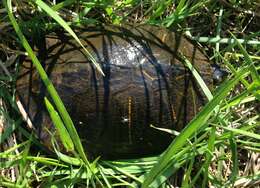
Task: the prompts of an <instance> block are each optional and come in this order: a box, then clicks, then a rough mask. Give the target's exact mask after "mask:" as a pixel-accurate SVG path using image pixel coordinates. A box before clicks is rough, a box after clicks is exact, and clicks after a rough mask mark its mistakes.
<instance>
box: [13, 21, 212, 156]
mask: <svg viewBox="0 0 260 188" xmlns="http://www.w3.org/2000/svg"><path fill="white" fill-rule="evenodd" d="M77 35H78V37H79V38H80V40H81V41H82V43H83V44H84V45H85V46H86V48H87V49H88V50H89V51H90V52H91V54H92V55H93V57H94V58H95V59H96V61H97V62H98V63H99V64H100V65H101V67H102V70H103V72H104V74H105V76H102V75H101V74H100V73H99V72H98V71H97V70H96V69H95V67H94V66H93V64H92V63H91V62H90V61H89V59H88V58H87V57H86V56H85V55H84V52H83V49H82V48H81V47H80V46H79V45H78V44H77V42H75V40H74V39H72V38H71V37H70V36H68V35H66V34H64V32H60V31H57V32H56V33H51V34H48V35H46V36H45V37H44V38H45V40H43V41H40V42H39V44H38V45H36V47H37V49H38V57H39V59H40V61H41V62H42V64H43V66H44V68H45V70H46V72H47V74H48V75H49V77H50V78H51V80H52V82H53V84H54V86H55V87H56V89H57V91H58V93H59V95H60V97H61V99H62V100H63V102H64V104H65V106H66V108H67V110H68V112H69V114H70V115H71V117H72V120H73V122H74V124H75V126H76V129H77V130H78V133H79V136H80V137H81V139H82V144H83V146H84V147H86V150H87V152H89V153H91V154H92V155H95V156H96V155H101V156H103V157H104V158H131V157H140V156H147V155H150V154H157V153H160V152H162V151H163V150H164V149H165V148H166V147H167V146H168V145H169V143H170V142H171V140H172V138H171V136H170V135H168V134H167V133H164V132H162V131H159V130H156V129H154V128H151V126H150V125H153V126H156V127H160V128H167V129H174V130H181V129H182V128H183V127H184V126H185V125H186V124H187V123H188V122H189V121H190V120H191V119H192V118H193V117H194V115H195V114H196V113H197V112H198V110H199V109H200V108H201V106H202V105H203V104H204V103H205V102H206V101H205V96H204V95H203V92H202V91H201V89H200V88H199V86H198V85H197V83H196V80H195V79H194V77H193V75H192V73H191V72H190V71H189V70H188V69H187V68H186V67H185V66H184V65H183V63H182V55H184V56H185V57H186V58H187V59H189V61H190V62H191V63H192V64H193V65H194V67H195V68H196V69H197V70H198V72H199V73H200V75H201V76H202V78H203V79H204V81H205V82H206V83H207V84H208V85H209V86H210V85H211V84H212V68H211V65H210V63H209V60H208V58H207V57H206V56H205V55H204V54H203V53H202V52H201V50H200V49H199V48H198V47H197V45H194V44H192V43H191V42H190V41H189V40H188V39H186V38H185V37H183V36H182V35H181V34H178V33H174V32H170V31H168V30H166V29H163V28H159V27H156V26H148V25H144V26H137V27H133V26H124V27H117V26H105V27H101V28H97V27H96V28H88V29H81V30H80V31H78V32H77ZM181 54H182V55H181ZM17 91H18V95H19V97H20V100H21V101H22V102H23V104H24V106H25V109H26V110H27V112H28V114H29V116H30V118H31V120H32V122H33V125H34V126H35V130H36V131H37V134H38V136H39V139H40V140H41V141H42V142H43V143H44V144H45V145H47V146H50V134H49V132H48V131H47V130H46V128H47V129H49V131H51V132H53V131H54V126H53V125H52V123H51V120H50V118H49V116H48V113H47V112H46V109H45V107H44V103H43V98H44V96H45V95H47V91H46V89H45V87H44V86H43V84H42V82H41V80H40V78H39V76H38V73H37V72H36V71H35V69H34V68H33V67H32V63H31V62H30V61H29V60H24V61H23V62H22V66H21V74H20V78H19V79H18V81H17Z"/></svg>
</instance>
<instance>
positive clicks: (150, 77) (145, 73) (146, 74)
mask: <svg viewBox="0 0 260 188" xmlns="http://www.w3.org/2000/svg"><path fill="white" fill-rule="evenodd" d="M143 73H144V75H145V76H147V77H148V78H149V79H151V80H152V81H153V80H155V78H153V77H152V76H150V75H149V74H148V73H147V72H146V71H145V70H143Z"/></svg>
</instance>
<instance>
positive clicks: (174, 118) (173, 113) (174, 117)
mask: <svg viewBox="0 0 260 188" xmlns="http://www.w3.org/2000/svg"><path fill="white" fill-rule="evenodd" d="M171 108H172V117H173V120H174V121H175V120H176V119H177V117H176V112H175V110H174V108H173V104H171Z"/></svg>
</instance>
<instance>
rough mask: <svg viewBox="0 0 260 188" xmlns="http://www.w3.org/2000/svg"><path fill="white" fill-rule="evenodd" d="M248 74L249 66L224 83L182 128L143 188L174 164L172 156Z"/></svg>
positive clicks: (150, 173)
mask: <svg viewBox="0 0 260 188" xmlns="http://www.w3.org/2000/svg"><path fill="white" fill-rule="evenodd" d="M247 74H248V68H244V69H242V70H240V71H239V72H238V74H237V75H236V76H235V77H234V78H233V79H231V80H228V81H227V82H225V83H223V85H222V87H221V89H220V90H219V91H218V92H217V93H216V95H215V96H214V98H213V99H212V100H211V101H210V102H209V103H208V104H207V105H206V106H205V107H204V108H203V109H202V110H201V112H199V114H198V115H197V116H196V117H195V118H194V119H193V120H192V121H191V122H190V123H189V124H188V125H187V126H186V127H185V128H184V129H183V130H182V132H181V133H180V134H179V135H178V136H177V137H176V138H175V139H174V141H173V142H172V143H171V144H170V146H169V147H168V149H167V150H166V152H165V153H164V155H163V156H162V157H161V159H160V160H159V162H158V163H157V164H156V165H155V166H154V167H153V168H152V170H151V171H150V172H149V174H148V176H147V178H146V179H145V181H144V182H143V184H142V188H146V187H149V186H150V184H151V183H152V182H154V181H156V180H157V178H158V177H160V176H161V174H163V172H164V171H165V170H166V168H167V167H168V166H170V164H173V163H174V161H172V156H174V155H175V154H176V153H178V152H179V151H180V149H181V148H182V147H183V146H184V145H185V144H186V142H187V139H189V137H190V136H192V135H193V134H194V133H195V132H196V131H198V130H199V129H200V128H201V127H202V126H203V125H204V124H205V123H206V122H207V120H208V119H209V117H210V115H211V114H212V112H213V111H214V109H215V107H216V106H218V105H219V103H220V102H221V100H223V99H224V98H225V96H226V95H227V94H228V92H229V91H230V89H231V88H232V87H233V86H234V85H235V84H236V83H237V82H238V80H239V79H240V77H242V76H245V75H247Z"/></svg>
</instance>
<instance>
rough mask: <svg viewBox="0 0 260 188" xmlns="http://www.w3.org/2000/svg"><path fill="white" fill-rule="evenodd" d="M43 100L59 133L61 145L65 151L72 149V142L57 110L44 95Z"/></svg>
mask: <svg viewBox="0 0 260 188" xmlns="http://www.w3.org/2000/svg"><path fill="white" fill-rule="evenodd" d="M44 101H45V105H46V108H47V110H48V112H49V115H50V117H51V119H52V122H53V124H54V126H55V127H56V129H57V131H58V133H59V137H60V139H61V142H62V144H63V146H64V147H65V149H66V150H67V151H74V144H73V142H72V140H71V137H70V135H69V133H68V131H67V129H66V128H65V126H64V124H63V122H62V120H61V118H60V116H59V114H58V112H57V111H56V110H55V109H54V108H53V106H52V104H51V103H50V101H49V100H48V99H47V98H46V97H45V98H44Z"/></svg>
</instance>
